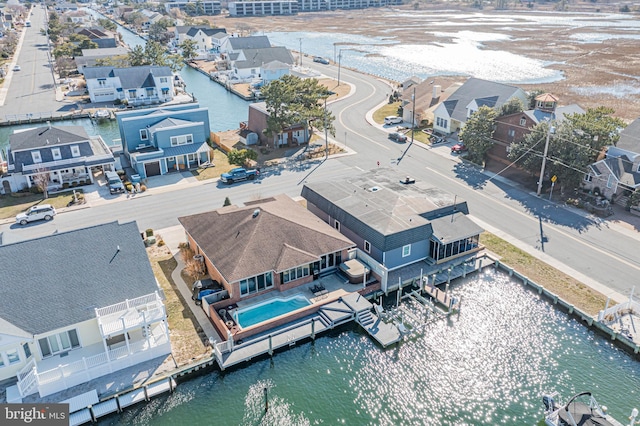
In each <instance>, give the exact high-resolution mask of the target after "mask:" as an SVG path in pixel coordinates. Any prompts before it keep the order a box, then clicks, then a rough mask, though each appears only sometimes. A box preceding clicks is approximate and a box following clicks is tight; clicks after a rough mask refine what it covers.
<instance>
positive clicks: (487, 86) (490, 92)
mask: <svg viewBox="0 0 640 426" xmlns="http://www.w3.org/2000/svg"><path fill="white" fill-rule="evenodd" d="M519 90H520V89H519V88H517V87H515V86H509V85H507V84H502V83H496V82H494V81H488V80H482V79H479V78H475V77H471V78H469V79H468V80H467V81H466V82H465V83H464V84H463V85H462V86H460V88H458V90H456V91H455V92H454V93H453V94H452V95H451V96H449V99H448V100H447V101H446V102H445V106H446V107H447V112H448V113H449V116H450V117H451V118H453V119H455V120H458V121H460V122H462V123H464V122H466V121H467V106H468V105H469V104H470V103H471V102H472V101H473V100H476V102H477V103H478V105H479V106H480V105H488V106H491V107H497V108H499V107H500V106H502V104H504V103H505V102H506V101H508V100H509V98H511V97H512V96H514V95H515V94H516V93H518V91H519Z"/></svg>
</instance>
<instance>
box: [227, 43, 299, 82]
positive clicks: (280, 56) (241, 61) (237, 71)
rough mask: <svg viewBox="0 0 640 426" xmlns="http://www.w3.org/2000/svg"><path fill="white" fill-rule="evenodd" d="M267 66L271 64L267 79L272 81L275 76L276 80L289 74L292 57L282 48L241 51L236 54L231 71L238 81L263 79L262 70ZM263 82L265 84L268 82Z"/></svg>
mask: <svg viewBox="0 0 640 426" xmlns="http://www.w3.org/2000/svg"><path fill="white" fill-rule="evenodd" d="M268 64H272V66H271V65H270V66H269V68H270V73H269V77H270V78H271V79H274V78H273V77H274V76H276V75H277V76H278V77H276V79H277V78H279V77H280V76H282V75H285V74H288V73H289V69H290V68H291V66H292V65H293V55H291V52H290V51H289V50H288V49H287V48H286V47H282V46H278V47H266V48H261V49H243V50H241V51H240V53H239V54H238V57H237V59H236V60H235V61H233V63H232V66H231V69H232V70H233V73H234V75H235V76H236V78H238V79H239V80H247V79H255V78H261V79H263V75H262V68H263V67H264V66H266V65H268ZM285 66H286V69H285ZM264 81H265V83H266V82H268V81H270V80H268V81H267V80H264Z"/></svg>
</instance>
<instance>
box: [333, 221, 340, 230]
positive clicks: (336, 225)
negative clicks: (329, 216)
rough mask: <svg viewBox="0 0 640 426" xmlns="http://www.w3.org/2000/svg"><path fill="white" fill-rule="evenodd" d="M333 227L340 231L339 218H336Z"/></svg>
mask: <svg viewBox="0 0 640 426" xmlns="http://www.w3.org/2000/svg"><path fill="white" fill-rule="evenodd" d="M333 227H334V228H336V229H337V230H338V231H340V222H338V221H337V220H334V221H333Z"/></svg>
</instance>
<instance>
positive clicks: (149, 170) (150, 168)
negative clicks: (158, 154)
mask: <svg viewBox="0 0 640 426" xmlns="http://www.w3.org/2000/svg"><path fill="white" fill-rule="evenodd" d="M144 172H145V174H146V175H147V177H149V176H158V175H159V174H160V162H159V161H156V162H155V163H144Z"/></svg>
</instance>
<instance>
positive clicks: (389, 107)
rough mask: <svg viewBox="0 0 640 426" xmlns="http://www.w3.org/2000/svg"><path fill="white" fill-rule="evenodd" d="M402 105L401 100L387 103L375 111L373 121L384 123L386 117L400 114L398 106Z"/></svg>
mask: <svg viewBox="0 0 640 426" xmlns="http://www.w3.org/2000/svg"><path fill="white" fill-rule="evenodd" d="M399 106H400V102H399V101H398V102H394V103H392V104H386V105H385V106H383V107H382V108H380V109H379V110H377V111H376V112H374V113H373V121H375V122H376V123H378V124H384V118H385V117H389V116H390V115H398V107H399Z"/></svg>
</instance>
